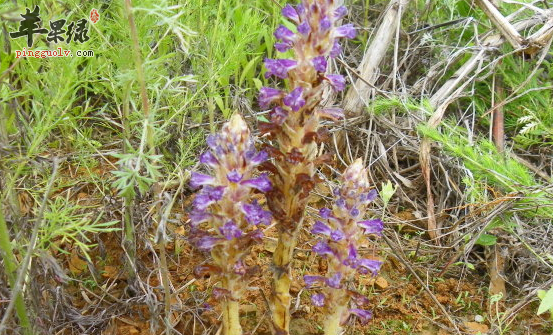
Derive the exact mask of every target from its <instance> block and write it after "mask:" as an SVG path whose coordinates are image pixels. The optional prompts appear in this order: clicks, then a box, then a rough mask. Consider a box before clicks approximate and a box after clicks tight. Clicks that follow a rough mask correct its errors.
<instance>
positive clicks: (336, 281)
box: [326, 272, 342, 288]
mask: <svg viewBox="0 0 553 335" xmlns="http://www.w3.org/2000/svg"><path fill="white" fill-rule="evenodd" d="M341 281H342V273H340V272H337V273H335V274H334V275H333V276H332V277H330V278H327V279H326V285H328V287H332V288H340V287H341V285H340V283H341Z"/></svg>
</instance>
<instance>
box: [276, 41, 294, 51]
mask: <svg viewBox="0 0 553 335" xmlns="http://www.w3.org/2000/svg"><path fill="white" fill-rule="evenodd" d="M291 48H292V44H291V43H283V42H277V43H275V49H277V51H278V52H286V51H288V50H290V49H291Z"/></svg>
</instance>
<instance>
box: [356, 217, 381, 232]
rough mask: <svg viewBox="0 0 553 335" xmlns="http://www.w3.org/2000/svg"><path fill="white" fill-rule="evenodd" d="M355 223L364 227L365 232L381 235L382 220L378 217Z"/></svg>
mask: <svg viewBox="0 0 553 335" xmlns="http://www.w3.org/2000/svg"><path fill="white" fill-rule="evenodd" d="M357 224H358V225H359V226H360V227H361V228H363V229H365V234H376V235H381V234H382V230H383V229H384V222H382V220H380V219H373V220H365V221H359V222H357Z"/></svg>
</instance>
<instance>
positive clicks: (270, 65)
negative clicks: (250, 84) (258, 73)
mask: <svg viewBox="0 0 553 335" xmlns="http://www.w3.org/2000/svg"><path fill="white" fill-rule="evenodd" d="M297 65H298V62H296V61H295V60H292V59H270V58H265V67H266V68H267V72H266V73H265V78H269V77H270V76H272V75H274V76H277V77H279V78H280V79H286V78H288V71H290V70H292V69H293V68H295V67H296V66H297Z"/></svg>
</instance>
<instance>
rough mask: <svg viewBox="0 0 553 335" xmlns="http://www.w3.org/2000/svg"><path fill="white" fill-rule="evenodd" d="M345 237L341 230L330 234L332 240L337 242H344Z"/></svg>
mask: <svg viewBox="0 0 553 335" xmlns="http://www.w3.org/2000/svg"><path fill="white" fill-rule="evenodd" d="M344 237H345V236H344V233H342V231H340V230H333V231H332V232H331V233H330V239H332V240H333V241H335V242H338V241H341V240H343V239H344Z"/></svg>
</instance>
